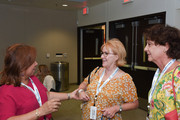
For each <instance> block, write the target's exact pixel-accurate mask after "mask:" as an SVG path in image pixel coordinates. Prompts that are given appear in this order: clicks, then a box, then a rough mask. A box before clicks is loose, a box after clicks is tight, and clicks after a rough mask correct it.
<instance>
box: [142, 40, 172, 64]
mask: <svg viewBox="0 0 180 120" xmlns="http://www.w3.org/2000/svg"><path fill="white" fill-rule="evenodd" d="M167 50H168V47H167V46H163V45H155V42H154V41H151V40H147V44H146V47H145V48H144V51H145V52H146V53H147V55H148V61H151V62H154V63H156V61H159V60H163V58H164V56H167V55H166V52H167Z"/></svg>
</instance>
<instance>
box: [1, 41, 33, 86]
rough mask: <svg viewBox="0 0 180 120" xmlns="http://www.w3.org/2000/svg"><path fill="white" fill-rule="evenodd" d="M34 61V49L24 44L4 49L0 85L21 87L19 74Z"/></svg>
mask: <svg viewBox="0 0 180 120" xmlns="http://www.w3.org/2000/svg"><path fill="white" fill-rule="evenodd" d="M35 59H36V49H35V48H34V47H31V46H28V45H24V44H14V45H12V46H10V47H8V48H7V49H6V55H5V58H4V68H3V70H2V72H1V75H2V76H1V81H0V85H4V84H7V85H14V86H20V85H21V76H22V75H21V72H22V71H24V70H26V69H28V67H30V66H31V65H32V64H33V63H34V61H35Z"/></svg>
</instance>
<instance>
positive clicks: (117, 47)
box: [101, 38, 126, 66]
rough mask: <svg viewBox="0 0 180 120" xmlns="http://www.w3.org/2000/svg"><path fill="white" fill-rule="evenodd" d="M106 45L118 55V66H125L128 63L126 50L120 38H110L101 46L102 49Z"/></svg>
mask: <svg viewBox="0 0 180 120" xmlns="http://www.w3.org/2000/svg"><path fill="white" fill-rule="evenodd" d="M104 47H106V48H107V49H111V50H112V52H113V53H114V54H115V55H118V60H117V62H116V65H117V66H123V65H125V64H126V50H125V47H124V45H123V44H122V42H121V41H120V40H119V39H117V38H112V39H110V40H108V41H107V42H106V43H104V44H103V45H102V46H101V51H102V49H103V48H104Z"/></svg>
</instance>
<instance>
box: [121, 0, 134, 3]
mask: <svg viewBox="0 0 180 120" xmlns="http://www.w3.org/2000/svg"><path fill="white" fill-rule="evenodd" d="M129 2H133V0H123V3H129Z"/></svg>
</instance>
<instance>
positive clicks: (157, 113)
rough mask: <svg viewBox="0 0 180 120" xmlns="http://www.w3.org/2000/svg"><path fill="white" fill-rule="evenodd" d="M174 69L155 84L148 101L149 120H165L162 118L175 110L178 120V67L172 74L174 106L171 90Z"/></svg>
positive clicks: (179, 78)
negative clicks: (150, 98)
mask: <svg viewBox="0 0 180 120" xmlns="http://www.w3.org/2000/svg"><path fill="white" fill-rule="evenodd" d="M173 71H174V69H173V70H171V71H169V72H167V73H165V74H164V75H163V76H162V78H161V79H160V81H159V83H158V84H157V86H156V88H155V90H154V94H153V95H152V100H151V101H150V111H149V119H150V120H165V118H164V116H165V114H167V113H168V112H170V111H173V110H174V109H177V111H178V114H179V115H178V116H179V118H180V67H179V68H178V69H177V70H176V71H175V73H174V89H175V92H176V106H175V102H174V94H173V89H172V73H173Z"/></svg>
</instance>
